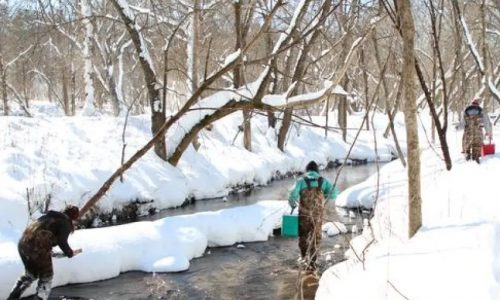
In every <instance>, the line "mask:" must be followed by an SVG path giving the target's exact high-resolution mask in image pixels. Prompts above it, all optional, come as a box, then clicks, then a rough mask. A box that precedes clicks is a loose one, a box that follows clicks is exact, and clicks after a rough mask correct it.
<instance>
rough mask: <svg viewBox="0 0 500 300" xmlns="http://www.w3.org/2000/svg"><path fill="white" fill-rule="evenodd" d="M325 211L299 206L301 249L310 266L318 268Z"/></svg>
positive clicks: (317, 207) (319, 207) (318, 207)
mask: <svg viewBox="0 0 500 300" xmlns="http://www.w3.org/2000/svg"><path fill="white" fill-rule="evenodd" d="M322 215H323V211H322V209H321V206H320V205H317V206H316V207H303V206H300V207H299V249H300V255H301V257H302V259H304V260H305V261H306V263H307V265H308V267H309V268H311V269H315V268H316V258H317V256H318V252H319V246H320V243H321V225H322V221H323V220H322Z"/></svg>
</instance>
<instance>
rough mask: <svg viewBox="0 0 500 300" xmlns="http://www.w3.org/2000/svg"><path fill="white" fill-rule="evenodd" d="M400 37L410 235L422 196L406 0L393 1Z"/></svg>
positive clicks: (412, 28)
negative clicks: (396, 9) (396, 10)
mask: <svg viewBox="0 0 500 300" xmlns="http://www.w3.org/2000/svg"><path fill="white" fill-rule="evenodd" d="M395 7H396V8H398V13H399V16H398V17H399V23H400V24H401V35H402V38H403V74H402V80H403V86H404V87H403V90H404V97H405V102H404V114H405V125H406V140H407V149H408V217H409V223H408V235H409V237H412V236H413V235H414V234H415V233H416V232H417V231H418V229H419V228H420V227H421V226H422V208H421V205H422V197H421V195H420V147H419V143H418V131H417V103H416V93H415V50H414V47H415V46H414V45H415V26H414V23H413V16H412V9H411V4H410V1H409V0H396V1H395Z"/></svg>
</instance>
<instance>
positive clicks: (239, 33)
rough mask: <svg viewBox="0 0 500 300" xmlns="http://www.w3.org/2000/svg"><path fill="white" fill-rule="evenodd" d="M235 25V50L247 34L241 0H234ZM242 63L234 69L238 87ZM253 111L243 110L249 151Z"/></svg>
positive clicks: (240, 80) (240, 46) (244, 138)
mask: <svg viewBox="0 0 500 300" xmlns="http://www.w3.org/2000/svg"><path fill="white" fill-rule="evenodd" d="M233 7H234V26H235V28H234V29H235V33H236V45H235V47H234V50H235V51H238V50H241V49H243V47H245V36H244V29H243V27H242V23H241V2H240V1H234V2H233ZM241 75H242V74H241V64H239V63H238V64H237V65H236V66H235V67H234V70H233V85H234V88H235V89H237V88H239V87H240V86H242V84H243V80H242V79H243V78H242V76H241ZM251 116H252V112H251V111H249V110H247V109H244V110H243V146H244V147H245V149H247V150H248V151H252V121H251Z"/></svg>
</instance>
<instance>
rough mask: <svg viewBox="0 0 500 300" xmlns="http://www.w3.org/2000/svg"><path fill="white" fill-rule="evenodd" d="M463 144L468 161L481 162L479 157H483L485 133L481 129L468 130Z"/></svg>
mask: <svg viewBox="0 0 500 300" xmlns="http://www.w3.org/2000/svg"><path fill="white" fill-rule="evenodd" d="M462 144H463V150H464V153H465V155H466V159H467V160H469V159H473V160H475V161H479V157H481V147H482V146H483V133H482V131H481V129H479V130H477V129H476V130H467V129H466V130H465V131H464V135H463V138H462Z"/></svg>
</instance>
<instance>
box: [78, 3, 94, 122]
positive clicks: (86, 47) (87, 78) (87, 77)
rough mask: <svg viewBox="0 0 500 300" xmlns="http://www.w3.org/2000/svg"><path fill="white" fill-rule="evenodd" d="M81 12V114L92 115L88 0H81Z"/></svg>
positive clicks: (90, 25) (91, 50)
mask: <svg viewBox="0 0 500 300" xmlns="http://www.w3.org/2000/svg"><path fill="white" fill-rule="evenodd" d="M80 6H81V14H82V17H83V24H84V26H85V39H84V42H83V61H84V74H83V80H84V83H85V104H84V106H83V111H82V115H84V116H92V115H94V114H95V106H94V77H93V74H92V73H93V70H94V67H93V64H92V53H93V46H92V36H93V34H94V26H93V25H92V22H91V21H90V18H91V17H92V9H91V6H90V0H81V1H80Z"/></svg>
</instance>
